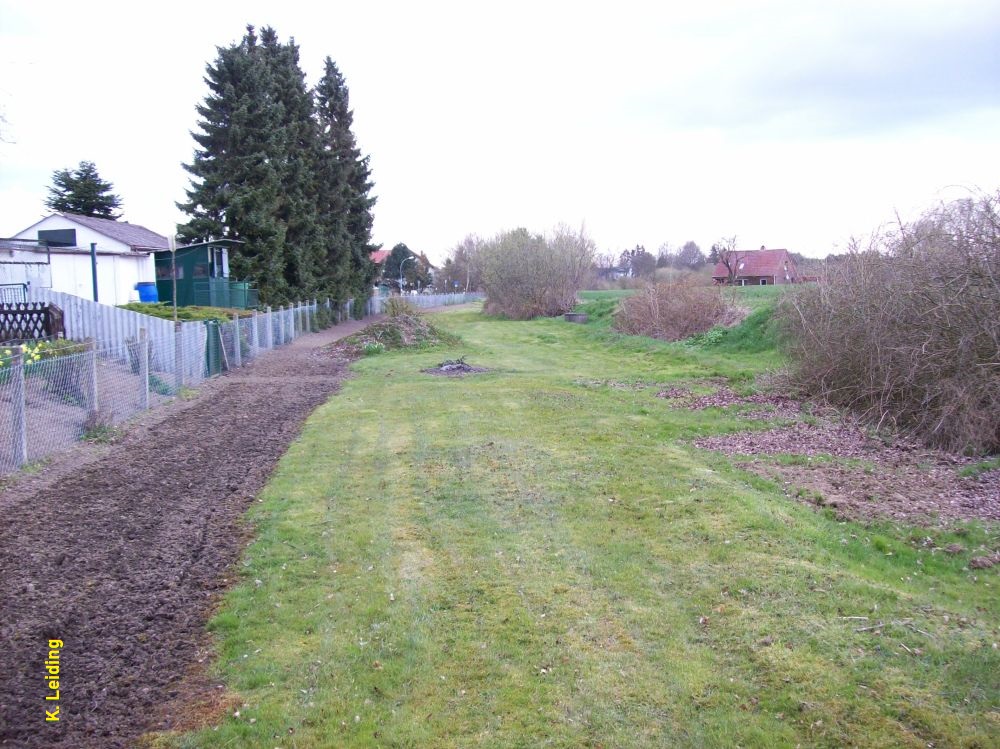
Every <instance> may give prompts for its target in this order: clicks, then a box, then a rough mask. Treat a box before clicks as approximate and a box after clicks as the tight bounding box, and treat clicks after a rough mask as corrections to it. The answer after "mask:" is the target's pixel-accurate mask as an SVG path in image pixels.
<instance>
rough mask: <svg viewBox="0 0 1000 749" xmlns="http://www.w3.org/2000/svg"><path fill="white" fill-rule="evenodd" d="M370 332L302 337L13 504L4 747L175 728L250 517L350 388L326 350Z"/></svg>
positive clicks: (110, 743)
mask: <svg viewBox="0 0 1000 749" xmlns="http://www.w3.org/2000/svg"><path fill="white" fill-rule="evenodd" d="M368 322H371V320H366V321H365V322H364V323H360V322H351V323H346V324H343V325H338V326H336V327H334V328H330V329H329V330H327V331H324V332H323V333H318V334H314V335H308V336H304V337H302V338H299V339H298V340H296V341H295V342H294V343H292V344H291V345H289V346H287V347H285V348H282V349H280V350H278V351H275V352H273V353H271V354H269V355H266V356H264V357H262V358H260V359H258V360H257V361H255V362H253V363H252V364H251V365H250V366H248V367H246V368H245V369H242V370H239V371H238V372H236V373H233V374H230V375H227V376H225V377H221V378H217V379H215V380H213V381H210V382H209V383H206V384H205V385H204V386H203V387H202V388H201V391H200V393H199V396H198V397H197V398H196V399H194V400H190V401H180V400H177V401H174V402H173V403H171V404H169V405H168V406H165V407H164V408H162V409H159V410H157V411H154V412H150V413H148V414H147V415H145V416H144V417H143V418H142V419H141V420H140V421H138V422H137V423H135V424H133V425H132V426H131V427H130V429H129V430H128V433H127V434H126V436H125V437H124V438H123V439H122V440H121V441H120V442H119V443H117V444H115V445H111V446H103V447H102V446H92V445H81V446H79V447H78V448H74V449H73V450H71V451H69V452H68V453H65V454H63V455H60V456H57V457H56V459H55V461H54V462H53V464H52V465H51V466H49V467H47V468H46V469H45V471H44V472H43V473H42V474H41V475H38V476H33V477H25V478H22V479H19V480H17V481H16V482H15V483H14V484H13V485H12V486H9V487H7V488H6V489H5V490H3V491H0V745H2V746H4V747H6V746H18V747H74V748H77V747H81V748H85V747H125V746H131V745H132V744H133V743H134V741H135V740H136V738H137V737H138V736H140V735H141V734H142V733H143V732H144V731H146V730H149V729H150V728H154V727H162V723H160V721H159V720H158V719H156V718H155V717H154V716H157V715H160V716H161V718H162V715H161V713H162V706H163V705H164V704H165V703H169V701H170V700H172V699H173V698H175V697H177V695H178V692H179V691H180V690H182V689H183V687H182V686H181V684H182V683H183V680H184V678H185V676H186V675H189V674H190V672H191V671H192V669H193V667H194V665H195V663H196V660H197V658H198V656H199V649H200V648H203V647H204V645H205V634H204V624H205V621H206V619H207V617H208V615H209V612H210V608H211V606H212V605H213V603H214V602H215V601H216V600H217V597H218V595H219V593H220V592H221V591H222V590H223V589H224V588H225V586H226V584H227V581H226V580H225V578H224V575H225V574H226V571H227V568H229V567H230V565H232V564H233V563H234V562H235V561H236V559H237V558H238V555H239V553H240V550H241V549H242V548H243V546H244V544H245V543H246V540H247V539H246V537H245V531H244V530H242V529H241V527H240V525H239V522H238V521H239V518H240V516H241V515H242V514H243V512H244V511H245V510H246V508H247V506H248V505H249V503H250V502H251V501H252V500H253V498H254V496H255V495H256V493H257V491H258V490H259V489H260V488H261V486H262V485H263V484H264V483H265V482H266V480H267V478H268V476H269V475H270V473H271V471H272V469H273V468H274V465H275V463H276V462H277V461H278V459H279V458H280V457H281V456H282V455H283V454H284V452H285V450H286V449H287V447H288V445H289V444H290V443H291V442H292V441H293V440H294V439H295V438H296V436H297V435H298V434H299V431H300V429H301V425H302V422H303V421H304V420H305V418H306V417H307V416H308V415H309V414H310V413H311V412H312V410H313V409H314V408H316V406H318V405H320V404H321V403H323V402H324V401H325V400H326V399H327V398H329V397H330V395H331V394H333V393H334V392H336V390H337V389H338V387H339V386H340V383H341V381H342V380H343V378H344V376H345V373H346V368H347V364H348V363H349V362H348V361H347V360H346V359H345V358H342V357H341V358H338V357H336V356H333V357H331V355H330V354H329V352H327V353H324V354H323V355H320V354H319V350H320V349H321V348H322V347H323V346H325V345H327V344H329V343H331V342H332V341H334V340H337V339H339V338H342V337H344V336H346V335H350V334H352V333H354V332H357V330H359V329H360V328H362V327H363V326H364V325H365V324H367V323H368ZM50 641H52V642H50ZM201 656H202V657H204V653H203V652H202V653H201ZM56 660H58V669H59V674H58V679H59V684H58V688H59V699H58V701H56V700H47V699H46V697H47V696H52V695H53V694H54V692H55V687H56V685H55V684H54V683H52V684H50V683H49V681H47V678H46V676H47V672H46V668H47V666H46V661H50V664H49V667H50V673H51V668H54V667H55V664H54V661H56ZM56 707H58V708H59V712H58V718H59V720H58V722H56V721H51V720H50V721H46V711H53V710H54V709H55V708H56Z"/></svg>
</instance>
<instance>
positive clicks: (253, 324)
mask: <svg viewBox="0 0 1000 749" xmlns="http://www.w3.org/2000/svg"><path fill="white" fill-rule="evenodd" d="M259 335H260V326H259V325H258V324H257V310H254V311H253V315H252V316H251V317H250V340H251V343H250V357H251V358H252V359H256V358H257V355H258V353H259V352H260V339H259V338H258V336H259Z"/></svg>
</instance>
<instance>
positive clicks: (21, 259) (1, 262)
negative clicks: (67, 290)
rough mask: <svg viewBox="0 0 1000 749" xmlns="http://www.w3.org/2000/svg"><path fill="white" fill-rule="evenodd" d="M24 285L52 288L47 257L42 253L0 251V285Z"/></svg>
mask: <svg viewBox="0 0 1000 749" xmlns="http://www.w3.org/2000/svg"><path fill="white" fill-rule="evenodd" d="M4 283H26V284H30V285H31V286H37V287H39V288H43V289H47V288H49V287H50V286H52V273H51V269H50V267H49V258H48V255H46V253H44V252H28V251H25V250H8V249H0V284H4Z"/></svg>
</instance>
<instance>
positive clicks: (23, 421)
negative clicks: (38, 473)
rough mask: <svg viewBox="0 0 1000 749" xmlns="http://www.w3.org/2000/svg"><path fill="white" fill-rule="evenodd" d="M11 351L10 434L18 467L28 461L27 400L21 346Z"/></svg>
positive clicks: (15, 464) (15, 463) (16, 466)
mask: <svg viewBox="0 0 1000 749" xmlns="http://www.w3.org/2000/svg"><path fill="white" fill-rule="evenodd" d="M13 352H14V353H13V358H12V359H11V361H10V376H11V382H12V384H13V392H12V393H11V407H12V408H13V411H12V413H11V425H10V426H11V429H10V435H11V447H12V448H13V458H14V467H15V468H20V467H21V466H23V465H24V464H25V463H27V462H28V420H27V415H26V410H27V402H26V398H25V393H24V357H23V355H22V353H21V347H20V346H14V347H13Z"/></svg>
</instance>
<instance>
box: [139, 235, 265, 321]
mask: <svg viewBox="0 0 1000 749" xmlns="http://www.w3.org/2000/svg"><path fill="white" fill-rule="evenodd" d="M241 244H243V242H241V241H239V240H236V239H213V240H211V241H209V242H198V243H196V244H189V245H186V246H184V247H178V248H177V249H176V250H175V251H174V252H171V251H170V250H159V251H157V252H156V253H155V262H156V291H157V294H158V296H159V299H160V301H161V302H172V301H173V299H174V282H173V280H172V277H173V278H175V279H176V282H177V306H178V307H187V306H190V305H200V306H205V307H232V308H236V309H250V308H252V307H256V306H257V305H258V303H259V299H258V296H257V288H256V286H255V285H254V284H252V283H250V282H248V281H235V280H233V279H231V278H230V277H229V250H230V248H233V247H237V246H239V245H241ZM171 269H174V272H173V273H171Z"/></svg>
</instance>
